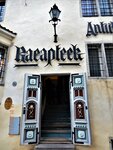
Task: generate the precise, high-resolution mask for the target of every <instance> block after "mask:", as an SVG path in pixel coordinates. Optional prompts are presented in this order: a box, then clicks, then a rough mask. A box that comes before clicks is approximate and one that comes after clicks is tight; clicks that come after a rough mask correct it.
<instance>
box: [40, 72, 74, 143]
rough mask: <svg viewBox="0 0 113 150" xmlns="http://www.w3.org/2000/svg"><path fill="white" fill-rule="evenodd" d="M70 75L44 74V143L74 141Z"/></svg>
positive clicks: (42, 107) (42, 129)
mask: <svg viewBox="0 0 113 150" xmlns="http://www.w3.org/2000/svg"><path fill="white" fill-rule="evenodd" d="M69 78H70V76H69V74H68V75H42V76H41V79H42V103H41V113H42V115H41V140H40V142H42V143H72V141H71V121H70V98H69V97H70V96H69Z"/></svg>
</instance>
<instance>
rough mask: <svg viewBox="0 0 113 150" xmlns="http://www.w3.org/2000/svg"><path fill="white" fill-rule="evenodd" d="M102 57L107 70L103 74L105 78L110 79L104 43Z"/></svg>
mask: <svg viewBox="0 0 113 150" xmlns="http://www.w3.org/2000/svg"><path fill="white" fill-rule="evenodd" d="M102 55H103V67H104V68H105V71H104V72H103V73H104V74H103V76H105V77H108V76H109V73H108V68H107V60H106V53H105V48H104V43H102Z"/></svg>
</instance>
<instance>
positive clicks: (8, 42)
mask: <svg viewBox="0 0 113 150" xmlns="http://www.w3.org/2000/svg"><path fill="white" fill-rule="evenodd" d="M16 35H17V34H16V33H14V32H12V31H10V30H9V29H6V28H5V27H3V26H1V25H0V45H2V46H4V47H7V51H8V50H9V49H10V47H11V46H12V45H13V42H14V39H15V37H16ZM6 59H7V58H6ZM5 69H6V67H5ZM4 75H5V74H4ZM3 85H4V81H3V82H0V86H3Z"/></svg>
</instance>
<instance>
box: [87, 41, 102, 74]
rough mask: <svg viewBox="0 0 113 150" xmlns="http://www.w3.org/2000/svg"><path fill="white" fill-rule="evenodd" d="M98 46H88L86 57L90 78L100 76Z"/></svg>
mask: <svg viewBox="0 0 113 150" xmlns="http://www.w3.org/2000/svg"><path fill="white" fill-rule="evenodd" d="M99 51H100V45H99V44H89V45H88V57H89V69H90V76H101V71H103V70H102V67H101V66H102V65H103V64H102V63H101V59H102V58H101V56H99V53H100V52H99Z"/></svg>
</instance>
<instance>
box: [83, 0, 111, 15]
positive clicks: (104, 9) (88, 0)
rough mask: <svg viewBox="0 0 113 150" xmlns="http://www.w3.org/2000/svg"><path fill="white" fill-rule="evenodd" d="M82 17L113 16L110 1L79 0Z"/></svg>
mask: <svg viewBox="0 0 113 150" xmlns="http://www.w3.org/2000/svg"><path fill="white" fill-rule="evenodd" d="M81 8H82V16H83V17H94V16H99V15H100V16H113V1H112V0H81Z"/></svg>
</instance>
